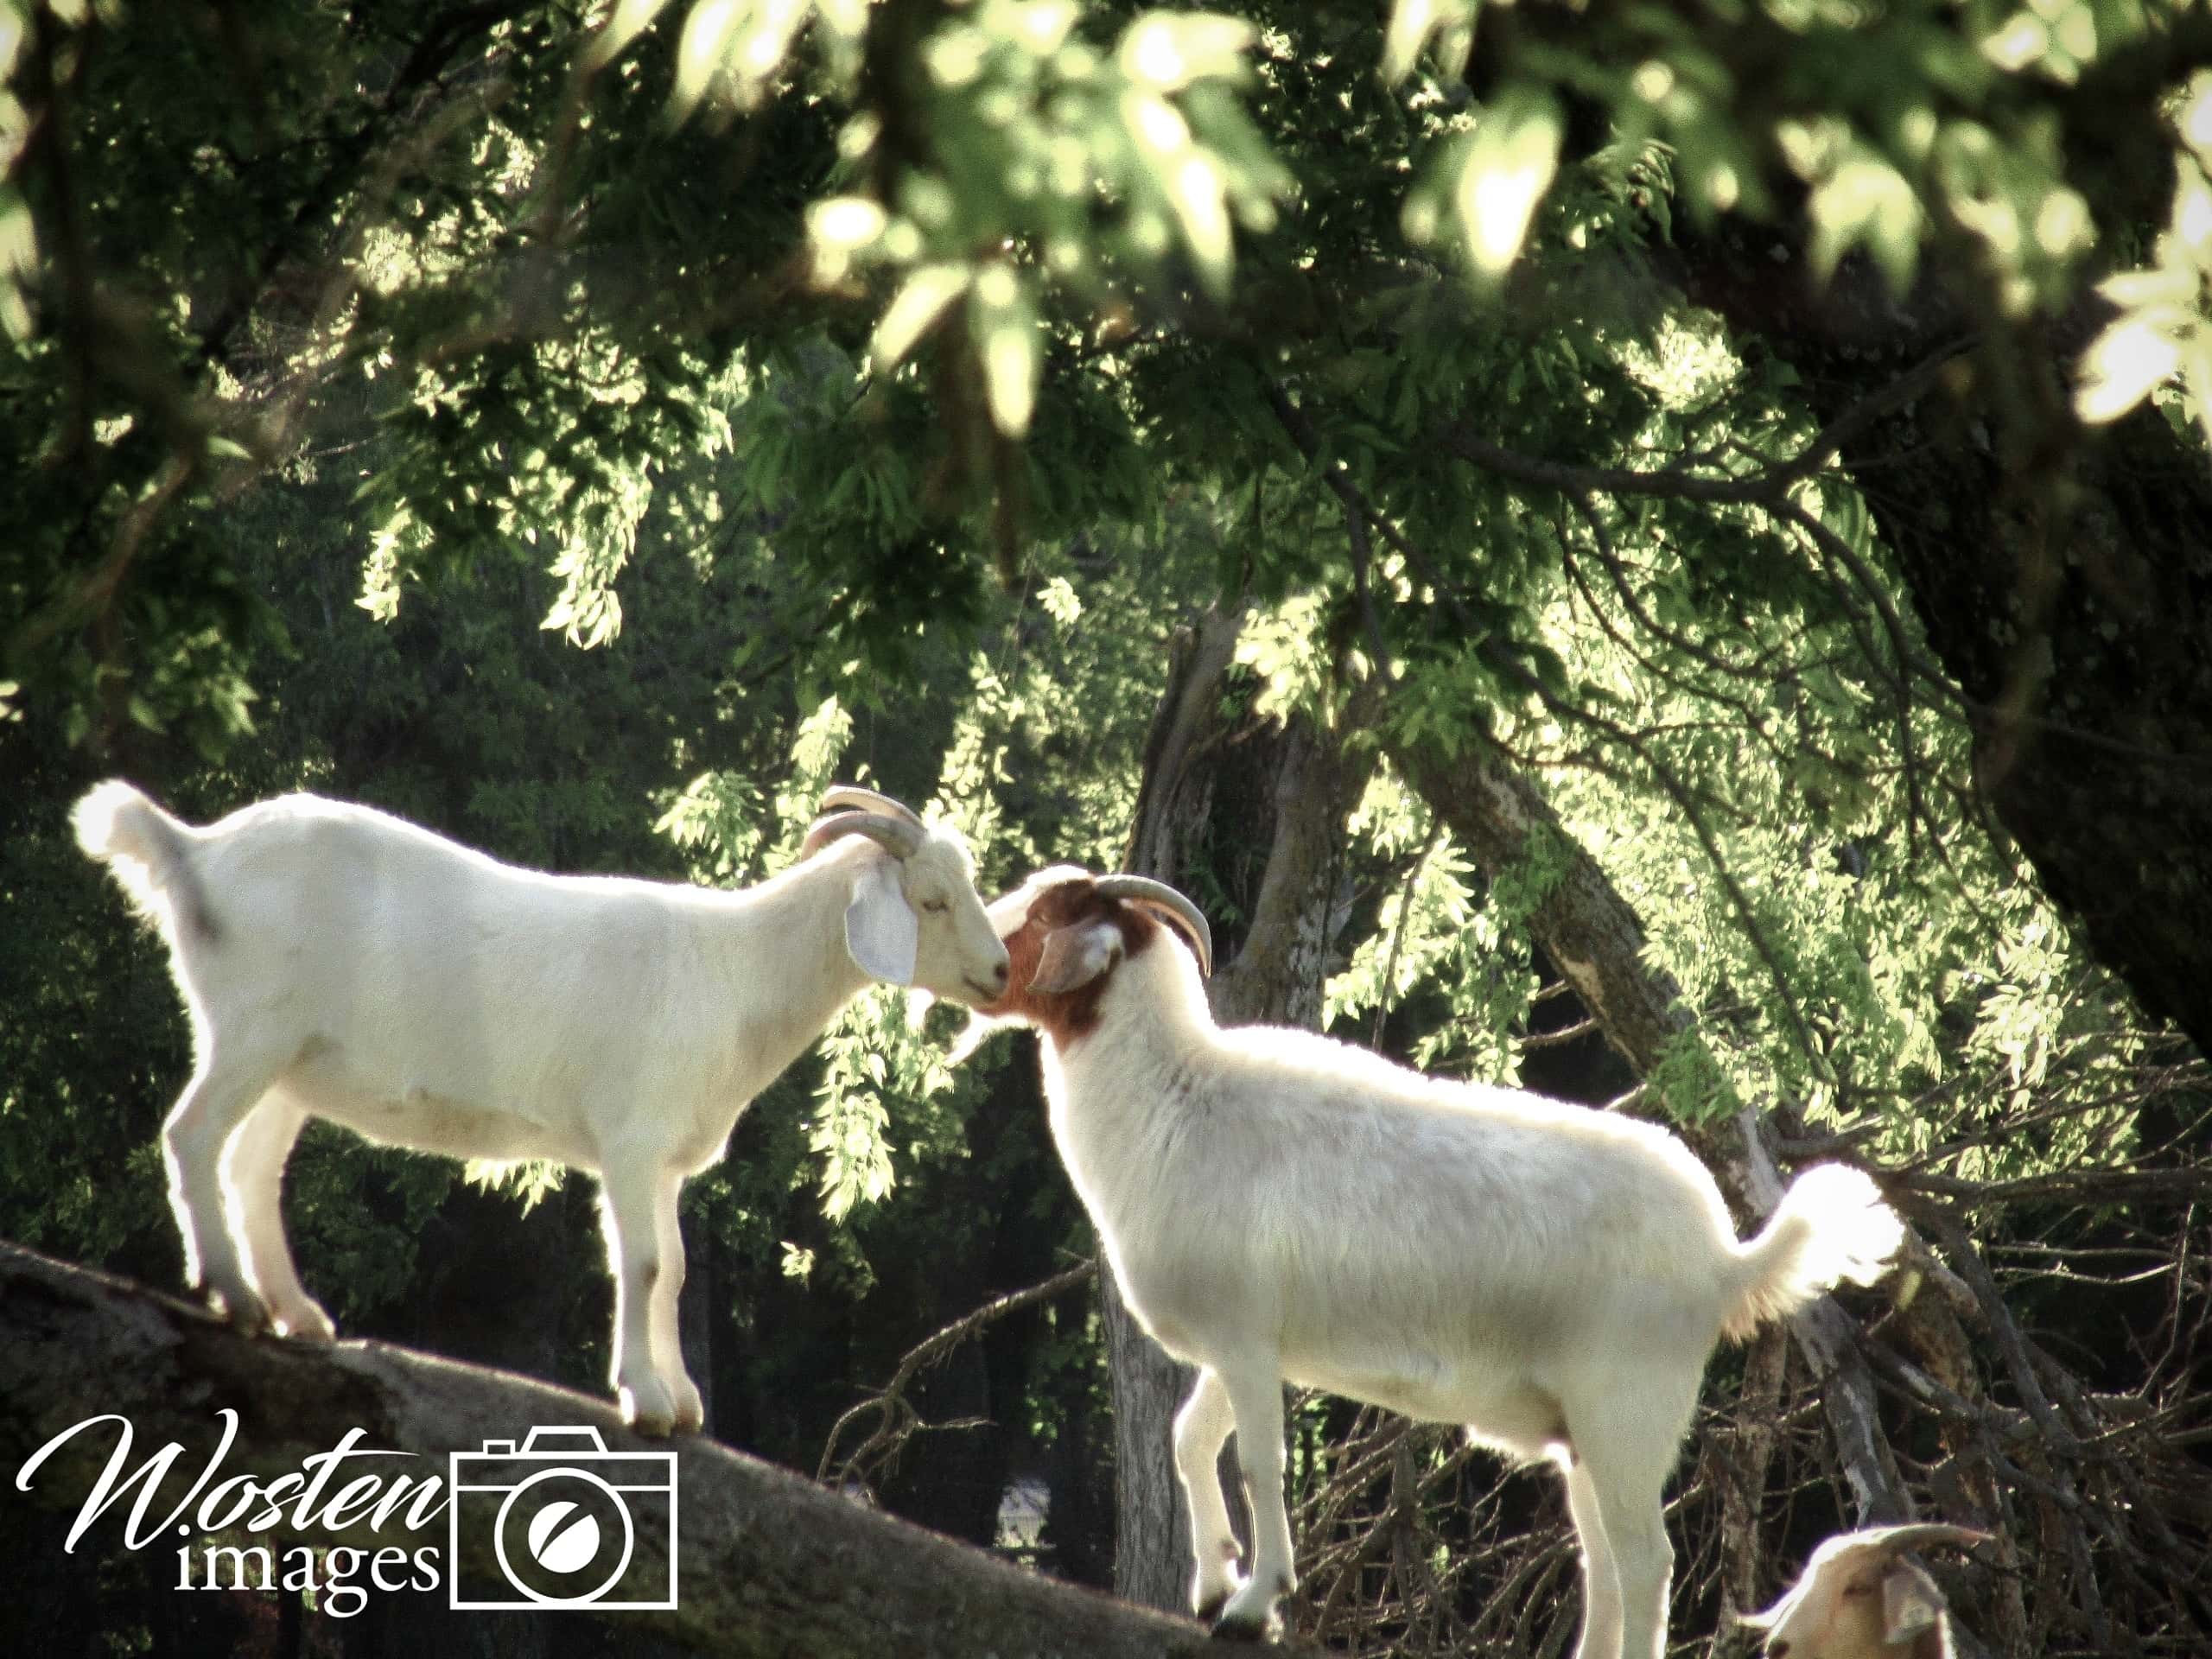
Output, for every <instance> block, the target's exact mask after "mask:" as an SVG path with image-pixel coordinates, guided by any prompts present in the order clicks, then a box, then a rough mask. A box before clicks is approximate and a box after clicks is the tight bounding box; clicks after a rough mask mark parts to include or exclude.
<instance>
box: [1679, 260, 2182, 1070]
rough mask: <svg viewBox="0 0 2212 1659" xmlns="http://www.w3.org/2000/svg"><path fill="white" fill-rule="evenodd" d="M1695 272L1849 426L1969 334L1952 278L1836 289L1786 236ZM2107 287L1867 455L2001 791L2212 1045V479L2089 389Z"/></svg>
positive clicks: (2150, 987)
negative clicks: (2081, 356)
mask: <svg viewBox="0 0 2212 1659" xmlns="http://www.w3.org/2000/svg"><path fill="white" fill-rule="evenodd" d="M1682 280H1683V285H1684V288H1685V289H1686V290H1687V291H1688V294H1689V295H1690V296H1691V297H1692V298H1693V299H1694V300H1696V301H1698V302H1700V303H1701V304H1705V305H1707V306H1710V307H1712V308H1713V309H1715V310H1717V311H1719V313H1720V314H1721V315H1722V316H1724V317H1725V318H1726V320H1727V321H1729V322H1730V323H1731V324H1732V325H1733V326H1735V327H1738V328H1740V329H1743V330H1745V331H1748V332H1750V333H1754V334H1758V335H1759V336H1761V337H1763V339H1764V343H1765V345H1766V346H1768V347H1769V348H1770V350H1772V351H1773V352H1774V353H1776V355H1777V356H1778V357H1780V358H1781V359H1783V361H1785V362H1787V363H1789V365H1790V366H1791V367H1792V368H1794V369H1795V370H1796V372H1797V374H1798V376H1799V378H1800V380H1801V382H1802V385H1804V386H1805V388H1806V389H1807V395H1808V397H1809V398H1810V399H1811V402H1812V405H1813V408H1814V410H1815V413H1816V414H1817V415H1818V416H1820V417H1821V419H1822V420H1823V421H1827V420H1830V419H1833V418H1834V417H1835V416H1838V415H1839V414H1840V413H1842V412H1843V411H1844V410H1847V409H1849V408H1851V407H1853V405H1854V404H1859V402H1860V401H1861V400H1862V399H1864V398H1866V397H1867V396H1868V395H1869V394H1871V393H1874V392H1878V391H1881V390H1882V389H1883V388H1885V387H1887V386H1889V385H1893V384H1894V383H1896V382H1897V380H1899V379H1900V378H1902V377H1904V375H1905V374H1906V373H1907V372H1910V370H1912V369H1914V368H1915V367H1916V366H1917V365H1921V364H1922V363H1923V362H1924V361H1925V360H1926V359H1928V358H1929V355H1930V354H1931V353H1934V352H1936V351H1937V350H1939V349H1941V348H1942V347H1943V346H1946V345H1947V344H1949V343H1953V342H1956V341H1959V340H1963V339H1965V338H1967V337H1968V334H1969V333H1970V330H1971V329H1972V328H1973V327H1974V326H1975V322H1976V320H1974V319H1972V318H1967V317H1963V316H1961V315H1960V313H1959V311H1958V310H1957V308H1956V307H1955V306H1954V305H1952V304H1950V303H1948V302H1947V301H1946V300H1945V298H1944V297H1943V296H1942V294H1940V293H1939V292H1938V291H1937V290H1936V287H1935V284H1934V282H1933V280H1932V279H1928V280H1923V283H1921V285H1920V286H1919V288H1918V289H1916V290H1915V292H1914V293H1913V294H1912V295H1910V296H1908V298H1907V300H1906V301H1905V302H1904V303H1902V304H1898V303H1894V302H1891V300H1890V298H1889V296H1888V295H1887V293H1886V291H1885V289H1884V288H1883V286H1882V283H1881V279H1880V278H1879V277H1878V276H1877V275H1876V274H1875V273H1874V272H1872V271H1871V270H1866V269H1864V268H1863V267H1862V266H1861V265H1860V264H1859V263H1858V262H1848V261H1847V262H1846V264H1845V265H1844V267H1843V269H1842V270H1841V271H1840V272H1839V274H1838V276H1837V277H1836V278H1835V280H1834V283H1833V284H1831V285H1829V286H1828V287H1827V288H1826V289H1818V288H1817V287H1816V285H1815V283H1814V282H1813V281H1812V279H1811V278H1810V277H1809V276H1808V272H1807V262H1806V260H1805V257H1804V250H1803V248H1802V246H1801V245H1797V244H1796V242H1794V241H1793V240H1791V239H1790V238H1789V237H1788V236H1785V235H1783V234H1781V233H1777V232H1756V233H1749V234H1729V235H1716V236H1714V237H1712V238H1707V240H1705V241H1703V242H1694V241H1693V242H1689V243H1688V244H1686V245H1685V266H1684V270H1683V272H1682ZM2103 314H2104V308H2103V306H2102V302H2101V301H2097V300H2094V299H2091V300H2088V301H2085V302H2083V303H2082V305H2081V306H2080V307H2079V308H2077V311H2076V314H2075V315H2072V316H2069V317H2068V318H2066V319H2063V320H2062V321H2059V322H2057V323H2054V324H2048V325H2041V326H2038V325H2032V324H2031V325H2023V326H2021V327H2017V328H2014V329H2012V330H2010V331H2009V332H2008V333H2007V334H2005V337H2004V338H2003V339H2002V340H2001V341H1999V343H1998V344H1997V345H1996V346H1993V347H1992V348H1989V349H1984V350H1982V351H1980V352H1977V353H1974V354H1973V355H1971V356H1963V355H1962V356H1961V357H1960V358H1959V359H1956V360H1955V362H1954V363H1953V364H1952V365H1950V367H1949V369H1948V370H1947V372H1946V373H1945V374H1944V376H1943V377H1942V378H1941V379H1939V381H1938V382H1937V388H1936V390H1933V391H1930V392H1929V393H1928V394H1927V395H1925V396H1923V397H1918V398H1916V399H1913V400H1911V401H1910V402H1909V403H1906V404H1904V405H1903V406H1902V407H1900V408H1897V409H1896V410H1892V411H1891V412H1890V413H1889V414H1887V415H1886V416H1884V417H1883V418H1881V419H1879V420H1877V421H1875V422H1873V423H1871V424H1870V425H1868V426H1866V427H1865V428H1864V429H1861V430H1859V432H1858V433H1857V435H1855V437H1854V438H1853V441H1852V442H1849V443H1848V444H1847V445H1846V446H1845V448H1844V449H1843V450H1842V452H1841V456H1840V459H1841V461H1842V462H1843V464H1844V466H1845V467H1847V469H1848V468H1853V467H1858V468H1862V469H1863V472H1862V474H1861V475H1862V476H1863V478H1864V481H1865V496H1866V504H1867V506H1868V508H1869V509H1870V510H1871V512H1872V514H1873V518H1874V522H1875V524H1876V525H1877V526H1878V528H1879V530H1880V532H1881V535H1882V538H1883V539H1884V541H1885V542H1886V543H1888V544H1889V547H1890V549H1891V551H1892V553H1893V554H1894V556H1895V557H1896V560H1897V569H1898V570H1899V571H1900V572H1901V573H1902V575H1904V580H1905V582H1906V585H1907V587H1908V588H1909V589H1910V593H1911V596H1912V602H1913V606H1914V608H1915V610H1916V612H1917V613H1918V616H1919V619H1920V621H1921V624H1922V626H1923V629H1924V630H1925V632H1926V634H1927V638H1928V641H1929V645H1931V646H1932V647H1933V648H1934V650H1935V652H1936V656H1937V657H1938V658H1940V659H1941V663H1942V669H1943V671H1945V673H1946V674H1947V675H1948V677H1950V679H1952V680H1953V681H1954V682H1955V683H1956V684H1957V685H1958V687H1959V688H1960V689H1961V690H1962V691H1963V692H1964V693H1965V695H1966V696H1967V698H1968V699H1969V701H1970V704H1971V715H1972V718H1973V721H1974V773H1975V784H1976V787H1977V790H1978V792H1979V793H1980V797H1981V798H1983V799H1984V800H1985V801H1986V802H1987V804H1989V805H1990V807H1991V808H1992V809H1993V812H1994V814H1995V817H1996V818H1997V820H1998V822H1999V823H2001V824H2002V825H2003V827H2004V829H2005V831H2006V832H2007V833H2009V835H2010V836H2011V837H2012V839H2013V841H2014V842H2017V843H2018V848H2019V849H2020V851H2021V852H2022V853H2023V854H2024V855H2026V857H2027V859H2028V860H2029V861H2030V862H2031V863H2032V864H2033V865H2034V866H2035V868H2036V872H2037V874H2038V875H2039V876H2041V877H2042V879H2043V884H2044V888H2045V889H2046V890H2047V891H2048V892H2049V893H2050V894H2051V895H2052V896H2053V897H2054V898H2055V899H2057V900H2058V901H2059V902H2060V903H2061V904H2063V906H2066V907H2067V908H2068V909H2069V910H2070V911H2071V912H2073V913H2074V915H2075V917H2076V918H2078V923H2079V926H2080V929H2081V932H2082V938H2083V940H2084V941H2085V943H2087V944H2088V946H2089V948H2090V950H2092V951H2093V952H2094V953H2095V955H2096V956H2097V957H2099V959H2100V960H2101V961H2102V962H2103V963H2105V964H2106V965H2107V967H2109V968H2110V969H2112V970H2113V972H2115V973H2116V974H2118V975H2119V976H2120V977H2121V978H2122V979H2124V980H2126V982H2127V983H2128V985H2129V987H2130V988H2132V989H2133V991H2134V993H2135V995H2136V996H2137V998H2138V1000H2139V1001H2141V1003H2142V1004H2143V1006H2144V1007H2145V1008H2146V1009H2148V1010H2149V1011H2150V1012H2151V1013H2152V1014H2157V1015H2161V1016H2164V1017H2165V1018H2168V1019H2171V1020H2173V1021H2174V1022H2175V1023H2176V1024H2177V1025H2179V1026H2180V1027H2182V1028H2183V1030H2184V1031H2186V1032H2187V1033H2189V1034H2190V1037H2191V1038H2192V1039H2195V1041H2196V1046H2197V1047H2198V1048H2199V1049H2200V1050H2201V1051H2202V1052H2206V1053H2212V836H2208V835H2207V834H2206V833H2205V826H2206V825H2207V824H2208V823H2212V551H2209V550H2212V472H2208V469H2207V467H2206V466H2205V459H2204V452H2203V448H2202V439H2201V436H2200V435H2199V434H2198V433H2197V432H2196V430H2195V429H2194V428H2191V429H2190V430H2189V431H2187V432H2186V433H2179V434H2177V432H2176V431H2175V430H2174V429H2172V428H2171V426H2169V424H2168V423H2167V422H2166V420H2165V419H2164V416H2163V415H2162V414H2161V413H2159V412H2158V411H2156V410H2152V409H2151V408H2150V407H2148V406H2147V405H2146V406H2145V407H2144V408H2143V409H2141V410H2138V411H2137V412H2136V413H2135V414H2134V415H2133V416H2129V417H2128V418H2127V419H2126V420H2124V421H2122V422H2120V423H2119V424H2118V425H2116V426H2114V427H2113V428H2111V429H2109V430H2108V431H2107V432H2105V433H2103V434H2101V435H2096V434H2092V433H2089V432H2087V431H2085V430H2084V429H2082V427H2081V426H2080V424H2079V423H2077V422H2076V421H2075V418H2074V416H2073V412H2072V410H2071V407H2070V405H2069V403H2068V401H2067V397H2066V387H2067V385H2069V382H2070V379H2071V376H2072V367H2071V365H2072V363H2073V360H2074V359H2075V356H2076V355H2077V353H2079V351H2080V350H2081V348H2082V346H2084V345H2085V344H2086V343H2087V341H2088V338H2089V336H2090V334H2091V333H2092V331H2093V330H2094V327H2096V326H2098V325H2099V324H2100V323H2101V321H2103Z"/></svg>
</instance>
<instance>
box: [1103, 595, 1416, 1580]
mask: <svg viewBox="0 0 2212 1659" xmlns="http://www.w3.org/2000/svg"><path fill="white" fill-rule="evenodd" d="M1242 625H1243V618H1242V614H1241V613H1238V612H1234V611H1228V612H1224V611H1219V610H1216V611H1210V612H1208V613H1207V614H1206V615H1205V617H1204V618H1202V619H1201V620H1199V622H1198V626H1196V627H1195V628H1193V629H1191V630H1189V631H1186V632H1185V633H1183V634H1182V635H1180V636H1179V638H1178V639H1177V640H1176V641H1175V645H1174V648H1173V652H1172V653H1171V658H1170V663H1169V670H1168V682H1167V687H1166V690H1165V692H1164V693H1163V694H1162V696H1161V698H1160V708H1159V711H1158V713H1157V714H1156V715H1154V721H1153V728H1152V731H1151V734H1150V735H1149V737H1148V739H1147V742H1146V746H1145V772H1144V779H1143V783H1142V785H1141V790H1140V793H1139V796H1138V802H1137V811H1136V817H1135V823H1134V824H1133V825H1132V827H1131V831H1130V836H1129V849H1128V854H1127V855H1126V857H1125V858H1124V860H1123V865H1124V868H1127V869H1128V870H1131V871H1133V872H1135V873H1136V874H1141V875H1148V876H1151V877H1153V878H1154V880H1161V881H1167V882H1170V883H1173V884H1176V885H1178V886H1180V887H1184V888H1185V890H1186V891H1187V890H1192V887H1193V883H1192V877H1193V875H1194V874H1196V873H1197V872H1198V871H1199V870H1201V869H1204V868H1211V873H1212V874H1214V875H1215V876H1216V877H1217V879H1219V878H1221V877H1222V876H1224V874H1227V875H1228V876H1229V877H1230V879H1229V880H1224V882H1223V885H1224V886H1236V885H1239V884H1238V883H1236V880H1235V877H1236V874H1238V872H1236V871H1233V870H1231V871H1224V865H1226V864H1228V863H1230V862H1231V861H1232V860H1231V859H1230V858H1229V857H1228V856H1226V855H1224V850H1223V849H1225V848H1228V847H1230V846H1232V845H1233V846H1236V847H1240V848H1249V847H1251V846H1255V845H1264V846H1265V847H1266V849H1267V855H1266V859H1265V862H1264V864H1263V865H1262V867H1261V868H1260V869H1259V871H1258V873H1257V876H1256V885H1255V888H1254V890H1253V896H1252V897H1251V899H1249V902H1248V905H1247V906H1246V908H1247V912H1248V915H1249V922H1248V924H1247V925H1246V926H1245V928H1244V930H1243V941H1242V943H1241V944H1239V945H1238V947H1237V949H1236V952H1235V954H1234V955H1233V956H1231V955H1229V954H1228V953H1227V952H1226V951H1222V950H1219V949H1218V947H1219V946H1220V945H1222V944H1224V943H1226V935H1227V931H1226V930H1224V937H1223V938H1217V941H1216V944H1217V954H1220V955H1221V956H1222V957H1223V958H1224V960H1223V961H1222V963H1221V965H1220V966H1219V967H1218V968H1217V970H1216V972H1215V974H1214V976H1213V980H1212V982H1211V984H1210V985H1209V987H1208V988H1207V995H1208V1000H1209V1001H1210V1002H1211V1004H1212V1007H1213V1011H1214V1015H1215V1017H1216V1018H1217V1019H1218V1020H1222V1021H1223V1022H1224V1023H1225V1024H1232V1025H1246V1024H1251V1023H1254V1022H1262V1021H1264V1022H1268V1023H1272V1024H1289V1025H1302V1026H1313V1025H1316V1024H1318V1023H1319V1019H1320V1013H1321V991H1322V987H1323V983H1324V980H1325V971H1324V970H1325V957H1326V954H1327V950H1328V946H1329V942H1330V939H1331V938H1332V926H1333V925H1334V923H1336V922H1337V921H1338V920H1339V919H1340V918H1338V913H1337V904H1336V887H1337V879H1338V860H1339V857H1340V855H1341V852H1342V846H1343V830H1344V817H1345V815H1346V813H1347V812H1348V811H1349V810H1351V806H1352V804H1354V803H1355V802H1356V801H1357V798H1358V795H1359V791H1360V790H1361V788H1362V787H1363V786H1364V784H1365V781H1366V777H1367V773H1368V772H1369V771H1370V769H1371V768H1372V766H1373V760H1372V757H1371V755H1370V756H1367V757H1365V758H1362V757H1359V756H1354V755H1349V754H1347V753H1345V751H1344V747H1343V746H1342V745H1341V744H1340V743H1339V742H1338V741H1337V740H1336V738H1335V737H1334V735H1333V734H1330V733H1328V732H1325V731H1322V730H1319V728H1315V727H1314V726H1313V724H1312V723H1311V722H1309V721H1304V720H1297V721H1292V722H1291V723H1290V724H1289V725H1288V726H1287V727H1284V728H1279V729H1271V730H1269V731H1268V732H1267V733H1265V734H1264V735H1258V734H1251V733H1243V734H1236V735H1238V736H1240V738H1241V739H1242V742H1241V745H1240V747H1242V748H1243V750H1244V754H1243V757H1242V759H1243V760H1244V761H1249V762H1253V763H1255V764H1252V765H1249V766H1248V765H1243V764H1240V765H1239V766H1236V767H1234V768H1224V766H1223V765H1222V759H1223V751H1224V747H1225V746H1227V745H1228V744H1229V742H1230V739H1231V737H1232V728H1231V726H1230V723H1229V722H1228V721H1225V720H1224V716H1223V715H1222V712H1221V705H1222V687H1223V678H1224V675H1225V674H1226V673H1227V671H1228V669H1229V665H1230V662H1231V660H1232V659H1233V657H1234V654H1235V651H1236V638H1237V634H1238V632H1240V630H1241V627H1242ZM1255 745H1257V746H1260V747H1258V748H1257V749H1255V747H1254V746H1255ZM1210 849H1211V850H1210ZM1244 874H1249V872H1245V873H1244ZM1112 1281H1113V1275H1112V1274H1104V1275H1103V1279H1102V1284H1101V1301H1102V1305H1103V1309H1104V1313H1105V1325H1106V1335H1107V1357H1108V1364H1109V1371H1110V1375H1111V1377H1112V1382H1113V1394H1114V1440H1115V1454H1116V1463H1115V1487H1116V1517H1115V1519H1116V1530H1115V1567H1114V1587H1115V1589H1116V1591H1118V1592H1120V1593H1121V1594H1122V1595H1123V1596H1125V1597H1127V1598H1128V1599H1130V1600H1132V1601H1137V1602H1141V1603H1143V1604H1145V1605H1148V1606H1155V1607H1168V1608H1181V1607H1183V1606H1185V1605H1187V1604H1188V1597H1189V1593H1190V1573H1191V1554H1190V1517H1189V1516H1188V1514H1187V1513H1186V1511H1185V1506H1184V1503H1183V1497H1182V1492H1181V1490H1180V1488H1179V1486H1178V1484H1177V1482H1176V1478H1175V1469H1174V1459H1173V1446H1172V1440H1171V1436H1172V1428H1173V1422H1174V1417H1175V1410H1176V1408H1177V1407H1178V1406H1179V1405H1180V1404H1181V1403H1182V1400H1183V1396H1184V1395H1185V1394H1186V1393H1188V1392H1189V1389H1190V1385H1191V1382H1192V1370H1191V1368H1190V1367H1188V1366H1186V1365H1179V1364H1177V1363H1175V1362H1174V1361H1173V1360H1172V1359H1170V1358H1168V1357H1167V1356H1166V1354H1165V1353H1163V1352H1162V1351H1160V1348H1159V1346H1158V1345H1157V1344H1154V1342H1153V1341H1152V1339H1151V1338H1148V1337H1147V1336H1146V1335H1145V1334H1144V1332H1142V1331H1141V1330H1140V1329H1138V1327H1137V1325H1136V1321H1135V1319H1134V1318H1132V1317H1131V1315H1130V1314H1129V1312H1128V1308H1127V1306H1125V1305H1124V1303H1123V1302H1122V1297H1121V1293H1120V1289H1119V1287H1117V1286H1116V1285H1115V1284H1114V1283H1113V1282H1112ZM1223 1457H1224V1476H1225V1478H1229V1479H1230V1481H1231V1486H1230V1490H1231V1491H1234V1490H1236V1486H1235V1484H1234V1483H1235V1477H1234V1474H1233V1472H1232V1471H1233V1469H1234V1462H1233V1457H1234V1454H1233V1452H1224V1454H1223ZM1235 1508H1236V1506H1235V1505H1233V1504H1232V1505H1231V1509H1232V1510H1235Z"/></svg>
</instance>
